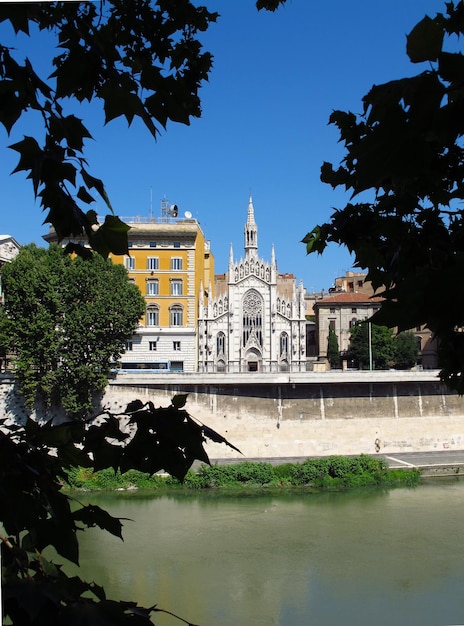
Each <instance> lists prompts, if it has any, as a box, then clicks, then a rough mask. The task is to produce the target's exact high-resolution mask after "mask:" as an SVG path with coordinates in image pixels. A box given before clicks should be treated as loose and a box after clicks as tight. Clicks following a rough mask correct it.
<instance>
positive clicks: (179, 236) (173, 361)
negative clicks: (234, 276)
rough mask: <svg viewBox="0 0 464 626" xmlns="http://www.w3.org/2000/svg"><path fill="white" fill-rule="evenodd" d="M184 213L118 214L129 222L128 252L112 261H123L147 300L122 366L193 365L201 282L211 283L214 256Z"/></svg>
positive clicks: (186, 368) (193, 368)
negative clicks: (156, 216) (157, 215)
mask: <svg viewBox="0 0 464 626" xmlns="http://www.w3.org/2000/svg"><path fill="white" fill-rule="evenodd" d="M170 210H171V211H172V213H173V214H175V215H176V216H177V213H176V210H175V209H170ZM187 216H188V217H184V218H177V217H172V216H171V215H169V216H167V217H166V216H164V217H161V218H160V219H146V220H144V219H143V218H139V219H134V218H123V219H124V221H125V222H126V223H127V224H128V225H129V226H130V228H131V229H130V231H129V255H127V256H125V257H113V261H114V262H115V263H121V262H122V263H124V265H125V267H126V269H127V270H128V272H129V277H130V279H131V280H132V281H134V282H135V284H136V285H137V287H138V288H139V289H140V291H141V293H142V294H143V295H144V297H145V300H146V303H147V309H146V313H145V316H144V317H143V319H142V320H141V321H140V325H139V328H138V330H137V333H136V334H135V335H134V337H133V338H132V340H131V341H130V342H128V345H127V349H126V353H125V354H124V355H123V357H122V368H123V369H138V368H149V369H155V370H167V369H168V370H169V369H170V370H173V371H185V372H194V371H197V368H198V342H197V316H198V310H199V305H200V298H201V299H203V298H204V297H205V295H204V291H203V288H202V286H203V285H206V286H208V285H210V284H212V283H213V280H212V278H213V276H214V257H213V255H212V253H211V250H210V244H209V241H207V240H206V239H205V236H204V233H203V231H202V230H201V227H200V224H199V223H198V221H197V220H195V219H192V218H191V217H190V215H189V214H188V213H187ZM211 289H213V287H212V286H211ZM202 304H203V302H202Z"/></svg>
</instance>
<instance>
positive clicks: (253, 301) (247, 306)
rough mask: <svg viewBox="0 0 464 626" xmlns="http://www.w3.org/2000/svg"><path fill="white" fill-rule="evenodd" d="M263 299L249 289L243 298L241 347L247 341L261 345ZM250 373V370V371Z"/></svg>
mask: <svg viewBox="0 0 464 626" xmlns="http://www.w3.org/2000/svg"><path fill="white" fill-rule="evenodd" d="M263 309H264V307H263V299H262V297H261V296H260V295H259V293H258V292H257V291H255V290H254V289H250V290H249V291H247V293H246V294H245V297H244V298H243V319H242V345H243V346H244V347H245V346H246V345H247V343H248V342H249V341H255V342H257V343H258V344H259V345H260V346H262V345H263ZM250 371H251V370H250Z"/></svg>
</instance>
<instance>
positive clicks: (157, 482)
mask: <svg viewBox="0 0 464 626" xmlns="http://www.w3.org/2000/svg"><path fill="white" fill-rule="evenodd" d="M68 480H69V487H70V488H71V489H72V490H86V491H100V490H117V489H121V490H126V489H127V490H129V489H154V490H161V491H162V490H170V489H184V490H201V489H230V488H237V487H249V488H251V489H253V488H255V487H266V488H273V487H275V488H278V489H285V488H288V489H292V488H295V487H297V488H301V487H304V488H308V489H314V490H317V491H320V490H344V489H350V488H355V487H366V486H370V487H372V486H384V487H393V486H400V485H402V486H408V487H409V486H414V485H417V484H418V483H419V480H420V471H419V470H414V469H412V470H410V469H407V470H406V469H405V470H403V469H400V470H398V469H395V470H390V469H389V468H388V465H387V463H386V462H385V461H384V460H383V459H381V458H377V457H372V456H369V455H365V454H361V455H359V456H353V457H344V456H329V457H321V458H314V459H307V460H305V461H304V462H302V463H284V464H281V465H272V464H271V463H266V462H249V461H245V462H240V463H230V464H226V465H205V464H202V465H200V466H199V467H198V469H196V470H189V471H188V473H187V475H186V477H185V480H184V481H183V483H180V482H179V481H178V480H177V479H175V478H172V477H171V476H163V475H160V474H154V475H152V476H150V475H149V474H145V473H143V472H139V471H135V470H130V471H128V472H125V473H124V474H121V473H120V472H114V471H113V470H111V469H105V470H102V471H98V472H94V471H92V470H91V469H89V468H73V469H72V470H70V471H69V473H68Z"/></svg>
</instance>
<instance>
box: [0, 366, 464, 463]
mask: <svg viewBox="0 0 464 626" xmlns="http://www.w3.org/2000/svg"><path fill="white" fill-rule="evenodd" d="M1 388H2V397H1V398H0V403H1V404H0V406H1V407H2V410H3V414H5V413H7V414H8V413H11V411H15V410H16V411H17V410H18V407H19V406H20V398H19V397H18V395H17V394H15V392H14V386H12V381H11V380H10V381H9V382H8V381H6V380H4V381H3V385H2V386H1ZM179 393H186V394H188V400H187V406H186V408H187V410H188V411H189V413H190V414H191V415H193V416H194V417H196V418H197V419H199V420H200V421H201V422H203V423H205V424H207V425H208V426H210V427H211V428H214V429H215V430H216V431H218V432H219V433H221V434H222V435H224V437H226V438H227V439H228V440H229V441H231V442H232V443H233V444H234V445H235V446H237V447H238V448H239V449H240V450H241V451H242V453H243V455H244V457H248V458H275V457H305V456H319V455H327V454H360V453H366V454H375V453H376V452H381V453H393V452H405V451H409V452H412V451H430V450H462V449H464V399H463V398H461V397H460V396H458V395H457V394H455V393H452V392H450V391H448V390H447V389H446V388H445V387H444V386H443V385H442V384H440V382H439V381H438V379H437V373H436V372H424V373H419V372H412V373H396V372H392V373H389V372H379V373H377V372H376V373H373V372H367V373H351V374H349V373H339V374H334V373H331V374H327V373H321V374H314V373H301V374H291V375H286V376H285V375H253V374H251V375H245V374H242V375H229V374H228V375H223V376H221V375H218V374H214V375H212V374H210V375H208V374H201V375H179V374H176V375H166V374H163V375H157V376H156V377H155V376H148V375H143V374H142V375H136V376H128V375H126V376H118V377H117V378H115V379H114V380H112V381H111V382H110V384H109V386H108V388H107V390H106V393H105V396H104V398H103V401H102V404H103V406H105V407H106V408H108V409H109V410H110V411H112V412H121V411H123V410H124V409H125V407H126V405H127V404H128V402H130V401H131V400H134V399H136V398H139V399H141V400H142V401H143V402H146V401H148V400H151V401H152V402H153V403H154V404H155V406H167V405H168V404H169V402H170V399H171V398H172V397H173V396H174V395H176V394H179ZM206 448H207V452H208V454H209V456H210V458H211V459H221V458H235V457H237V456H238V455H237V453H236V452H234V451H233V450H230V449H229V448H227V447H226V446H225V445H222V444H207V446H206Z"/></svg>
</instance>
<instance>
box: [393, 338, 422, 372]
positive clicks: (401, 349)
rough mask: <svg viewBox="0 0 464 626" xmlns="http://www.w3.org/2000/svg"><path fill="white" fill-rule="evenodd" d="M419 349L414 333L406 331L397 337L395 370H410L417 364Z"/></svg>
mask: <svg viewBox="0 0 464 626" xmlns="http://www.w3.org/2000/svg"><path fill="white" fill-rule="evenodd" d="M418 356H419V348H418V345H417V339H416V336H415V335H414V333H413V332H411V331H405V332H402V333H399V334H398V335H397V336H396V337H395V368H397V369H404V370H405V369H410V368H411V367H414V365H416V363H417V358H418Z"/></svg>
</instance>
